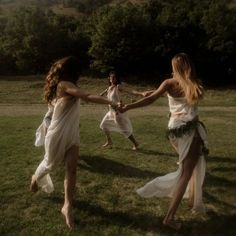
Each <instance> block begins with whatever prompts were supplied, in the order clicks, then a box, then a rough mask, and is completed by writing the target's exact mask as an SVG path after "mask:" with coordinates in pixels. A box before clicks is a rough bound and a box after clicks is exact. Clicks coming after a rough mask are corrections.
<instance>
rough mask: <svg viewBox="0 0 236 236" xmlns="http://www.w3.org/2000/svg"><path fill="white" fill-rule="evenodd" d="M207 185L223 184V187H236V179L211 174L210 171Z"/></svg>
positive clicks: (207, 175) (207, 176)
mask: <svg viewBox="0 0 236 236" xmlns="http://www.w3.org/2000/svg"><path fill="white" fill-rule="evenodd" d="M205 184H206V186H222V187H230V188H235V186H236V181H234V180H228V179H226V178H223V177H218V176H214V175H211V174H210V173H209V172H207V173H206V182H205Z"/></svg>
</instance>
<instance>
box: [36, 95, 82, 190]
mask: <svg viewBox="0 0 236 236" xmlns="http://www.w3.org/2000/svg"><path fill="white" fill-rule="evenodd" d="M79 106H80V100H79V99H75V98H70V99H68V98H60V99H58V100H57V101H56V102H55V105H54V108H52V107H50V108H49V111H48V112H47V114H46V115H45V117H44V121H43V123H42V124H41V125H40V126H39V128H38V129H37V132H36V142H35V144H36V146H39V145H41V144H44V146H45V155H44V159H43V161H42V162H41V163H40V164H39V166H38V168H37V169H36V171H35V176H36V178H37V183H38V185H39V187H41V188H42V190H43V191H45V192H47V193H50V192H52V191H53V190H54V186H53V183H52V180H51V177H50V175H49V173H50V172H51V171H52V170H53V169H54V168H55V167H56V166H57V165H58V164H60V163H62V162H63V161H64V158H65V153H66V151H67V150H68V149H69V148H71V147H72V146H74V145H75V146H79V114H80V109H79ZM50 115H52V118H51V121H47V118H48V120H50ZM49 122H50V124H48V123H49ZM47 127H48V128H47ZM46 128H47V132H45V130H46ZM43 134H46V135H45V136H44V135H43Z"/></svg>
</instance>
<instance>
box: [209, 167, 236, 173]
mask: <svg viewBox="0 0 236 236" xmlns="http://www.w3.org/2000/svg"><path fill="white" fill-rule="evenodd" d="M211 171H219V172H236V166H235V167H216V168H211Z"/></svg>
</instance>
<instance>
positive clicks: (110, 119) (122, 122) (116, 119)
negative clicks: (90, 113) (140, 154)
mask: <svg viewBox="0 0 236 236" xmlns="http://www.w3.org/2000/svg"><path fill="white" fill-rule="evenodd" d="M107 98H108V99H109V100H111V101H112V102H114V103H118V102H120V101H121V99H120V93H119V89H118V87H117V86H114V87H109V88H108V91H107ZM100 128H101V129H102V130H107V131H114V132H118V133H121V134H123V135H124V136H125V137H126V138H128V137H129V136H130V135H131V134H132V133H133V127H132V124H131V121H130V119H129V117H128V116H127V114H126V113H120V112H118V111H115V110H113V109H112V107H111V106H109V111H108V112H107V114H106V115H105V116H104V118H103V120H102V122H101V124H100Z"/></svg>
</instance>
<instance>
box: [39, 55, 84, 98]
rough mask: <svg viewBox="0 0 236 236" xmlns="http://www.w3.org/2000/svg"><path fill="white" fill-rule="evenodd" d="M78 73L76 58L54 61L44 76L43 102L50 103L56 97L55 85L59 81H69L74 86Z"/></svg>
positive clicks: (78, 65) (78, 64) (78, 66)
mask: <svg viewBox="0 0 236 236" xmlns="http://www.w3.org/2000/svg"><path fill="white" fill-rule="evenodd" d="M80 71H81V69H80V63H79V60H78V58H77V57H74V56H69V57H64V58H62V59H60V60H58V61H56V62H55V63H54V64H53V65H52V66H51V68H50V70H49V72H48V74H47V76H46V84H45V87H44V99H45V101H46V102H48V103H51V102H52V100H53V99H54V98H55V97H56V90H57V85H58V83H59V82H60V81H70V82H72V83H74V84H76V82H77V81H78V79H79V75H80Z"/></svg>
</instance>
